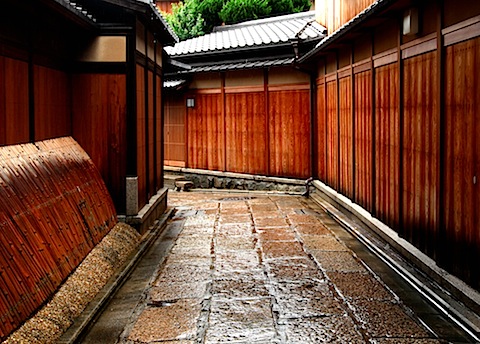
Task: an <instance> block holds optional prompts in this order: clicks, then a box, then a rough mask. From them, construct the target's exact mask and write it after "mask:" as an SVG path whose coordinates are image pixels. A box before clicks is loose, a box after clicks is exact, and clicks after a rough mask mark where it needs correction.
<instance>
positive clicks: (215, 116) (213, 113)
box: [187, 93, 225, 170]
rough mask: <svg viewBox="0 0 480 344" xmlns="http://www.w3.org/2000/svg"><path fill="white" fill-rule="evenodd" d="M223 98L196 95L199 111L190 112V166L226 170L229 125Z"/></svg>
mask: <svg viewBox="0 0 480 344" xmlns="http://www.w3.org/2000/svg"><path fill="white" fill-rule="evenodd" d="M222 106H223V102H222V96H221V94H220V93H216V94H196V95H195V107H194V108H188V109H187V142H188V153H187V166H188V167H191V168H200V169H207V170H223V169H224V159H225V153H224V149H225V143H224V135H225V122H224V118H223V117H222V114H223V111H222Z"/></svg>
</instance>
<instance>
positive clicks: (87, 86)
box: [72, 74, 127, 212]
mask: <svg viewBox="0 0 480 344" xmlns="http://www.w3.org/2000/svg"><path fill="white" fill-rule="evenodd" d="M72 85H73V88H74V89H75V90H76V91H75V92H74V93H73V95H72V115H73V119H72V123H73V126H72V127H73V136H74V138H75V140H77V142H78V143H79V144H80V145H81V146H82V147H83V149H85V151H86V152H87V154H88V155H89V156H90V157H91V159H92V160H93V162H94V163H95V166H97V168H98V169H99V171H100V173H101V175H102V177H103V180H104V181H105V184H106V185H107V187H108V190H109V191H110V194H111V195H112V198H113V199H114V200H115V207H116V209H117V210H118V211H119V212H121V211H124V209H125V204H124V201H122V200H125V177H126V156H125V154H124V152H125V150H126V140H127V137H126V124H125V123H126V116H127V115H126V113H127V110H126V97H127V95H126V77H125V75H116V74H76V75H73V77H72Z"/></svg>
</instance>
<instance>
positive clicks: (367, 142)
mask: <svg viewBox="0 0 480 344" xmlns="http://www.w3.org/2000/svg"><path fill="white" fill-rule="evenodd" d="M354 108H355V111H354V117H355V144H354V147H355V166H354V168H355V202H356V203H358V204H360V205H361V206H362V207H364V208H365V209H367V210H369V211H372V210H373V204H372V197H373V195H372V168H373V163H372V148H373V146H372V145H373V137H372V72H371V71H370V70H368V71H364V72H361V73H358V74H355V104H354Z"/></svg>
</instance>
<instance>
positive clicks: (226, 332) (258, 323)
mask: <svg viewBox="0 0 480 344" xmlns="http://www.w3.org/2000/svg"><path fill="white" fill-rule="evenodd" d="M275 333H276V332H275V325H274V320H273V314H272V311H271V306H270V298H261V299H253V300H228V301H220V300H217V299H212V305H211V312H210V317H209V326H208V328H207V331H206V336H205V343H257V342H262V343H268V342H270V341H271V340H272V339H273V338H274V337H275Z"/></svg>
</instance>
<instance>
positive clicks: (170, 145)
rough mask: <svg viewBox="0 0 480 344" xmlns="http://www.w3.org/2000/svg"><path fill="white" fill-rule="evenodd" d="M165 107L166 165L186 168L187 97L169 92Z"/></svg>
mask: <svg viewBox="0 0 480 344" xmlns="http://www.w3.org/2000/svg"><path fill="white" fill-rule="evenodd" d="M164 98H165V99H164V101H165V103H164V104H165V105H164V109H165V125H164V128H163V130H164V137H165V139H164V142H165V148H164V149H165V165H167V166H177V167H185V160H186V153H185V142H186V140H185V116H186V108H185V97H184V95H183V93H181V92H175V91H169V92H167V93H166V94H165V97H164Z"/></svg>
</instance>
